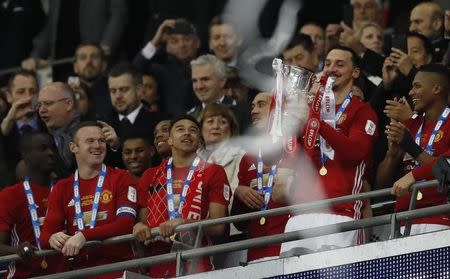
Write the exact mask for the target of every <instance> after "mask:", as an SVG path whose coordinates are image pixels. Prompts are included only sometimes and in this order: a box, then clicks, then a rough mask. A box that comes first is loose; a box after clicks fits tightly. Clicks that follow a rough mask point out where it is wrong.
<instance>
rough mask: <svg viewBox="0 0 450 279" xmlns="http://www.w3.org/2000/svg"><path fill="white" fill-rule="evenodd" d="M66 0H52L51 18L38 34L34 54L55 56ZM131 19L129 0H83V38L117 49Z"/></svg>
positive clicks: (80, 13)
mask: <svg viewBox="0 0 450 279" xmlns="http://www.w3.org/2000/svg"><path fill="white" fill-rule="evenodd" d="M61 1H62V0H49V12H48V19H47V23H46V25H45V27H44V28H43V30H42V31H41V32H40V33H39V34H38V35H37V36H36V37H35V38H34V41H33V50H32V52H31V55H30V56H32V57H40V58H55V47H56V40H57V38H56V37H57V28H58V21H59V14H60V7H61ZM127 21H128V5H127V1H126V0H80V10H79V22H80V36H81V42H97V43H99V44H103V45H107V46H109V47H110V49H111V52H114V51H115V50H116V49H117V47H118V45H119V43H120V39H121V38H122V35H123V33H124V30H125V27H126V23H127ZM81 42H80V43H81Z"/></svg>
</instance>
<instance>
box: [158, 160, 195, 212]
mask: <svg viewBox="0 0 450 279" xmlns="http://www.w3.org/2000/svg"><path fill="white" fill-rule="evenodd" d="M199 162H200V158H199V157H195V159H194V161H193V162H192V165H191V166H190V168H189V173H188V175H187V177H186V180H185V181H184V185H183V190H182V192H181V195H180V203H179V205H178V211H175V195H174V194H173V178H172V167H173V157H170V158H169V161H167V167H166V171H167V173H166V185H167V189H166V190H167V209H168V211H169V219H170V220H172V219H175V218H181V215H182V211H183V206H184V204H185V202H186V196H187V192H188V189H189V184H191V179H192V176H193V175H194V172H195V169H196V168H197V166H198V163H199Z"/></svg>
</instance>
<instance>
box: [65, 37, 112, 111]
mask: <svg viewBox="0 0 450 279" xmlns="http://www.w3.org/2000/svg"><path fill="white" fill-rule="evenodd" d="M107 66H108V62H107V61H106V56H105V52H104V50H103V49H102V47H101V46H100V45H99V44H96V43H90V42H88V43H81V44H80V45H78V47H77V49H76V51H75V62H74V63H73V72H74V73H75V74H76V75H77V76H78V77H79V78H80V79H81V81H82V82H84V83H85V84H86V85H87V86H88V89H89V90H88V91H87V93H88V96H89V99H90V100H91V101H92V103H93V104H94V106H95V109H96V116H97V117H98V118H100V119H105V118H107V117H109V116H110V114H111V112H112V105H111V99H110V97H109V89H108V78H107V75H106V69H107Z"/></svg>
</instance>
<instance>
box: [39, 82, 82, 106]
mask: <svg viewBox="0 0 450 279" xmlns="http://www.w3.org/2000/svg"><path fill="white" fill-rule="evenodd" d="M43 91H52V92H54V93H55V94H57V95H60V96H61V97H64V98H69V99H71V100H72V101H74V102H75V93H74V92H73V89H72V88H71V87H70V86H69V85H67V84H66V83H64V82H60V81H57V82H52V83H49V84H47V85H45V86H44V87H42V89H41V91H40V93H42V92H43ZM40 93H39V94H40Z"/></svg>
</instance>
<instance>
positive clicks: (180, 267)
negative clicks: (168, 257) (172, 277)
mask: <svg viewBox="0 0 450 279" xmlns="http://www.w3.org/2000/svg"><path fill="white" fill-rule="evenodd" d="M176 269H177V270H176V276H177V277H178V276H182V275H183V269H184V268H183V259H182V258H181V251H178V252H177V267H176Z"/></svg>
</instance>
